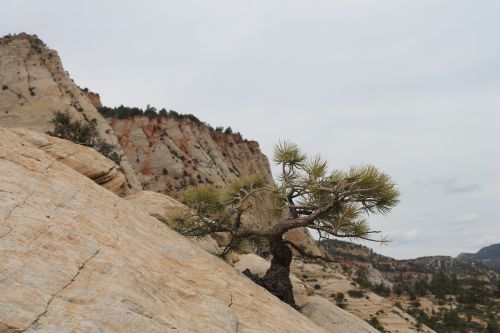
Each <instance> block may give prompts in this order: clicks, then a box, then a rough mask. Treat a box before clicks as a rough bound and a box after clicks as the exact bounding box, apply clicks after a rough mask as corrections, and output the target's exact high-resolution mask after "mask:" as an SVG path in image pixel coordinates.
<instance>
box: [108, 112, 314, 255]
mask: <svg viewBox="0 0 500 333" xmlns="http://www.w3.org/2000/svg"><path fill="white" fill-rule="evenodd" d="M107 120H108V122H109V124H110V126H111V127H112V128H113V131H114V133H116V135H117V137H118V140H119V142H120V144H121V146H122V147H123V150H124V151H125V153H126V155H127V158H128V160H129V161H130V163H131V164H132V167H133V168H134V169H135V170H136V172H137V174H138V177H139V179H140V181H141V183H142V186H143V188H144V189H146V190H149V191H154V192H161V193H165V194H167V195H169V196H172V197H174V198H176V197H177V198H178V197H179V194H180V192H181V191H182V190H184V189H186V188H187V187H189V186H194V185H200V184H213V185H215V186H217V187H219V188H221V189H222V188H224V187H225V186H227V185H228V184H230V183H231V182H232V181H234V180H235V179H236V178H238V177H242V176H248V175H252V174H260V175H262V176H263V177H264V178H266V179H267V181H268V182H269V183H270V184H274V181H273V177H272V173H271V168H270V166H269V161H268V160H267V157H266V156H265V155H264V154H263V153H262V152H261V151H260V148H259V145H258V143H257V142H255V141H249V140H244V139H242V137H241V135H239V134H226V133H221V132H218V131H215V130H213V129H212V128H210V127H208V126H206V125H205V124H204V123H202V122H200V121H196V120H193V119H189V118H174V117H161V116H157V117H147V116H134V117H129V118H124V119H120V118H107ZM256 200H257V201H256V202H255V205H254V206H255V208H253V209H251V210H249V212H248V213H247V214H245V216H244V223H247V224H249V225H257V226H261V227H266V226H269V225H272V224H274V223H276V222H277V219H278V217H276V216H274V215H273V214H271V213H270V211H269V208H270V201H271V199H270V196H269V195H268V194H266V193H264V194H262V195H259V197H258V198H257V199H256ZM286 237H287V238H289V239H291V240H293V241H294V242H295V243H296V244H297V245H303V246H304V247H305V249H306V250H308V251H309V252H311V253H312V254H315V255H322V254H323V251H322V250H321V249H320V248H319V247H318V246H317V245H316V242H315V241H314V240H313V239H312V237H310V235H309V233H308V232H307V230H306V229H297V230H292V231H291V232H289V233H288V234H287V235H286Z"/></svg>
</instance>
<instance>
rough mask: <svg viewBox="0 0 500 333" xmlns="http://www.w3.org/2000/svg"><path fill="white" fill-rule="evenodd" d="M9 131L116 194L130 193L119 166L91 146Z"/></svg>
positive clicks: (47, 136) (20, 130) (40, 135)
mask: <svg viewBox="0 0 500 333" xmlns="http://www.w3.org/2000/svg"><path fill="white" fill-rule="evenodd" d="M12 132H14V133H15V134H17V135H18V136H20V137H21V138H22V139H23V140H24V141H25V142H28V143H30V144H32V145H33V146H35V147H36V148H39V149H41V150H43V151H44V152H45V153H47V154H48V155H50V156H52V157H53V158H55V159H56V160H58V161H59V162H61V163H63V164H65V165H67V166H69V167H70V168H72V169H74V170H76V171H78V172H79V173H81V174H82V175H84V176H86V177H88V178H90V179H92V180H93V181H95V182H96V183H97V184H99V185H101V186H102V187H104V188H105V189H108V190H110V191H111V192H113V193H115V194H117V195H119V196H125V195H127V194H128V193H129V189H128V186H127V181H126V179H125V176H124V175H123V174H122V173H121V171H120V170H119V167H118V166H117V165H116V164H115V163H114V162H113V161H111V160H109V159H107V158H106V157H104V156H103V155H101V154H100V153H98V152H97V151H95V150H94V149H91V148H88V147H85V146H82V145H78V144H75V143H73V142H70V141H67V140H62V139H59V138H56V137H53V136H50V135H47V134H43V133H40V132H36V131H31V130H27V129H23V128H16V129H12Z"/></svg>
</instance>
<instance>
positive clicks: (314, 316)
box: [234, 254, 378, 333]
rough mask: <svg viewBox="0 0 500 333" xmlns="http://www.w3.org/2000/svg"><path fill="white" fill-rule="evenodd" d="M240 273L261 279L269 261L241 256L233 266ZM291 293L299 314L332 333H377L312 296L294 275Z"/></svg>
mask: <svg viewBox="0 0 500 333" xmlns="http://www.w3.org/2000/svg"><path fill="white" fill-rule="evenodd" d="M234 266H235V268H236V269H238V270H239V271H240V272H242V271H244V270H245V269H247V268H249V269H250V271H251V272H252V273H253V274H257V275H258V276H260V277H262V276H264V274H265V273H266V271H267V269H268V268H269V266H270V263H269V261H266V260H265V259H263V258H261V257H258V256H256V255H254V254H246V255H241V256H240V260H239V261H238V262H237V263H236V264H235V265H234ZM290 280H291V281H292V284H293V292H294V296H295V299H296V302H297V305H298V306H299V307H301V312H302V314H304V315H305V316H307V317H308V318H310V319H311V320H312V321H313V322H315V323H316V324H317V325H319V326H321V327H323V328H324V329H325V330H326V331H328V332H332V333H351V332H359V333H377V332H378V331H377V330H376V329H374V328H373V327H371V326H370V325H369V324H368V323H366V322H365V321H364V320H362V319H360V318H358V317H356V316H355V315H353V314H350V313H348V312H347V311H344V310H342V309H340V308H338V307H337V306H335V304H333V303H332V302H330V301H329V300H328V299H326V298H322V297H318V296H315V295H314V289H313V288H310V287H309V286H308V285H307V284H306V283H304V282H303V281H302V280H301V279H300V278H299V277H297V276H296V275H295V274H291V275H290Z"/></svg>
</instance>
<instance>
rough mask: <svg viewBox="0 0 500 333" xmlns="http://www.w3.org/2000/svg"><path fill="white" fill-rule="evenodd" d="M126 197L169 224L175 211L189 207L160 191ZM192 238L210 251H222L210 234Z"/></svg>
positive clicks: (144, 210) (139, 207)
mask: <svg viewBox="0 0 500 333" xmlns="http://www.w3.org/2000/svg"><path fill="white" fill-rule="evenodd" d="M125 199H126V200H128V201H130V202H131V203H132V204H133V205H134V206H135V207H136V208H138V209H140V210H142V211H143V212H145V213H148V214H149V215H151V216H153V217H154V218H156V219H157V220H158V221H161V222H163V223H165V224H167V225H168V224H169V223H170V217H171V216H172V214H173V213H175V212H176V211H178V210H183V211H184V210H186V209H188V208H187V207H186V206H184V205H183V204H182V203H180V202H179V201H177V200H175V199H173V198H170V197H169V196H167V195H165V194H161V193H158V192H151V191H141V192H135V193H133V194H131V195H129V196H127V197H126V198H125ZM192 240H193V241H194V242H195V243H197V244H198V245H200V246H201V247H202V248H204V249H205V250H206V251H208V252H209V253H212V254H217V253H220V252H221V250H220V249H219V246H218V244H217V242H216V241H215V240H214V239H213V238H211V237H209V236H207V237H203V238H196V237H195V238H193V239H192Z"/></svg>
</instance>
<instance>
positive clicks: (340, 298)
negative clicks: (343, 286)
mask: <svg viewBox="0 0 500 333" xmlns="http://www.w3.org/2000/svg"><path fill="white" fill-rule="evenodd" d="M335 304H337V306H338V307H339V308H341V309H343V308H345V306H346V300H345V296H344V293H342V292H338V293H337V294H336V295H335Z"/></svg>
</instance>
